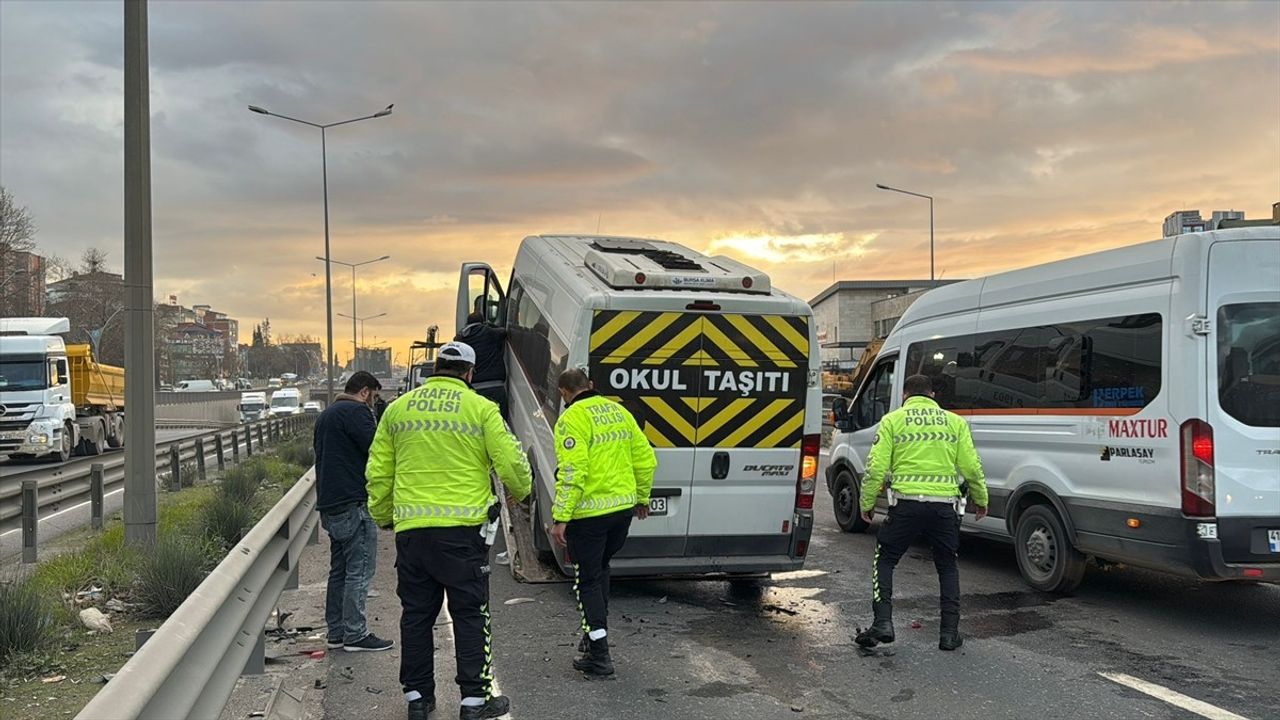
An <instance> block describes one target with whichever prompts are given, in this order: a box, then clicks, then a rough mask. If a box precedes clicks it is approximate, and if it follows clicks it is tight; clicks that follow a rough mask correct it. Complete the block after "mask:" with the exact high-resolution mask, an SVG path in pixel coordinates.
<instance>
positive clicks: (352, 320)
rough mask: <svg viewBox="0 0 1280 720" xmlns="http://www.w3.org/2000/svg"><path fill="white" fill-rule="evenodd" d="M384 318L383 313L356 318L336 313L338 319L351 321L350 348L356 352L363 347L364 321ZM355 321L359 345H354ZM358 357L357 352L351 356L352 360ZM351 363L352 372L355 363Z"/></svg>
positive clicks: (384, 314)
mask: <svg viewBox="0 0 1280 720" xmlns="http://www.w3.org/2000/svg"><path fill="white" fill-rule="evenodd" d="M385 316H386V313H384V312H381V313H378V314H377V315H365V316H364V317H356V316H355V315H346V314H343V313H338V317H344V318H349V319H350V320H351V345H352V347H354V348H355V349H356V350H357V351H358V350H359V349H360V345H364V321H365V320H373V319H374V318H380V317H385ZM357 320H358V321H360V345H356V335H355V332H356V331H355V327H356V321H357ZM358 356H359V353H358V352H357V353H356V354H355V355H352V358H355V357H358ZM352 362H353V365H352V369H353V370H354V369H355V365H354V362H355V361H354V360H353V361H352Z"/></svg>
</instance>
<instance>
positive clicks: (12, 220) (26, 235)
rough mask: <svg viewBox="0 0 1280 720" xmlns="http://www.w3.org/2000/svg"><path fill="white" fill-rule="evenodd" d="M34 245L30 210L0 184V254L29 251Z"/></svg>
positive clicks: (33, 229) (33, 223) (34, 231)
mask: <svg viewBox="0 0 1280 720" xmlns="http://www.w3.org/2000/svg"><path fill="white" fill-rule="evenodd" d="M35 246H36V224H35V221H34V220H32V219H31V211H30V210H28V209H27V208H26V206H24V205H19V204H18V202H17V201H16V200H14V198H13V195H12V194H11V193H10V192H9V191H8V190H6V189H5V187H4V186H3V185H0V255H7V254H8V253H11V252H31V251H32V250H33V249H35Z"/></svg>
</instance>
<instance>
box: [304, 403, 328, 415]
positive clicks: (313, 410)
mask: <svg viewBox="0 0 1280 720" xmlns="http://www.w3.org/2000/svg"><path fill="white" fill-rule="evenodd" d="M323 409H324V408H323V407H321V406H320V403H319V402H317V401H315V400H312V401H310V402H308V403H307V404H305V405H303V406H302V412H303V413H305V414H307V415H317V414H319V413H320V411H321V410H323Z"/></svg>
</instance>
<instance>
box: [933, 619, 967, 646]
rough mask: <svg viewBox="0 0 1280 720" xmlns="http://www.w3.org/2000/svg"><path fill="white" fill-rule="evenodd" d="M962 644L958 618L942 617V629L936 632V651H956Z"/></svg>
mask: <svg viewBox="0 0 1280 720" xmlns="http://www.w3.org/2000/svg"><path fill="white" fill-rule="evenodd" d="M963 644H964V638H963V637H961V635H960V618H959V616H956V617H947V616H943V618H942V628H941V629H940V630H939V631H938V649H939V650H956V649H958V648H959V647H960V646H961V645H963Z"/></svg>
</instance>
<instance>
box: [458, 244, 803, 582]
mask: <svg viewBox="0 0 1280 720" xmlns="http://www.w3.org/2000/svg"><path fill="white" fill-rule="evenodd" d="M509 293H510V294H509V295H504V293H503V290H502V288H501V285H500V284H499V281H498V278H497V277H496V276H495V274H494V272H493V270H492V269H491V268H490V267H489V266H488V265H485V264H483V263H467V264H465V265H463V267H462V278H461V282H460V287H459V296H458V307H457V323H458V327H463V326H464V325H465V324H466V319H467V316H468V314H469V313H471V312H474V311H476V310H481V311H483V312H484V313H485V314H486V316H487V317H488V319H489V320H490V321H491V322H495V323H496V324H498V325H501V326H505V327H506V328H507V331H508V348H507V355H506V361H507V385H508V394H509V396H510V406H511V411H510V414H511V422H512V425H513V429H514V430H515V432H516V435H517V436H518V437H519V438H520V439H521V440H522V441H523V442H524V444H525V447H526V448H528V451H529V453H530V459H531V465H532V466H533V468H534V475H535V478H534V480H535V482H534V485H535V488H536V491H535V493H534V500H533V503H534V505H533V513H532V515H533V517H532V519H531V523H532V525H533V536H534V540H535V544H536V546H537V548H538V550H539V551H540V552H542V553H544V554H546V553H552V552H554V553H555V555H556V558H557V560H558V561H559V563H560V565H561V567H562V568H565V569H566V570H567V569H568V567H569V566H568V564H567V563H568V561H567V559H566V558H565V557H564V553H563V551H562V550H561V549H560V548H559V547H555V546H554V544H553V543H551V542H550V541H549V539H548V537H547V535H546V528H547V526H548V525H549V523H550V522H551V515H550V507H551V503H552V499H553V494H554V492H555V464H556V459H555V447H554V442H553V440H552V428H553V427H554V425H555V422H556V419H557V418H558V417H559V415H560V411H561V405H562V403H561V400H560V395H559V394H558V392H557V389H556V384H557V380H558V378H559V375H560V373H561V372H562V371H564V370H565V369H566V368H569V367H582V368H586V369H587V371H588V373H589V375H590V376H591V378H592V381H593V382H594V384H595V388H596V390H598V391H600V392H601V393H603V394H604V395H607V396H610V397H613V398H615V399H617V400H619V401H621V402H622V403H623V404H624V405H625V406H626V407H627V408H628V409H629V410H630V411H631V412H632V414H633V415H635V417H636V419H637V420H638V421H639V422H640V424H641V426H642V427H643V428H644V431H645V434H646V435H647V436H648V438H649V441H650V443H652V444H653V445H654V447H655V448H656V450H657V455H658V470H657V475H656V477H655V479H654V486H653V495H652V500H651V502H650V511H651V514H650V516H649V519H647V520H645V521H643V522H636V523H634V524H633V525H632V526H631V536H630V539H628V540H627V544H626V546H625V547H624V548H623V549H622V551H621V552H620V553H619V555H618V557H617V559H615V560H614V562H613V569H614V572H615V573H618V574H623V575H626V574H632V575H634V574H684V573H690V574H704V573H712V572H725V573H756V572H767V571H774V570H778V571H781V570H793V569H796V568H799V567H801V566H803V564H804V558H805V555H806V554H807V552H808V548H809V535H810V532H811V529H812V523H813V492H814V485H815V481H816V479H817V456H818V449H819V441H820V432H821V424H822V420H821V417H820V413H821V400H820V396H821V388H820V386H819V365H818V357H817V354H816V353H811V352H810V348H814V347H816V338H815V335H814V333H815V331H814V327H813V322H812V311H811V310H810V308H809V306H808V304H807V303H805V302H804V301H802V300H799V299H797V298H794V297H792V296H790V295H787V294H785V293H782V292H780V291H777V290H774V289H772V288H771V286H770V283H769V278H768V276H766V275H764V274H763V273H761V272H759V271H757V270H753V269H752V268H749V267H747V266H745V265H742V264H740V263H738V262H736V261H734V260H731V259H729V258H726V257H707V256H704V255H701V254H699V253H697V252H694V251H692V250H689V249H688V248H685V247H682V246H680V245H676V244H674V243H669V242H664V241H660V240H643V239H634V238H611V237H595V236H576V235H558V236H535V237H528V238H525V240H524V242H523V243H521V245H520V249H519V251H518V252H517V254H516V261H515V267H514V270H513V272H512V275H511V281H510V285H509Z"/></svg>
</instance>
